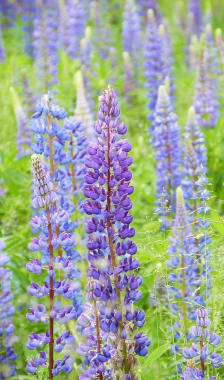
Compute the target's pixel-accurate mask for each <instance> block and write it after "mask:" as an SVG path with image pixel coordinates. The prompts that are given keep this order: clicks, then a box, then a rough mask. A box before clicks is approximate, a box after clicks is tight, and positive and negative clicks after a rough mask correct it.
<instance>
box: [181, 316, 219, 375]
mask: <svg viewBox="0 0 224 380" xmlns="http://www.w3.org/2000/svg"><path fill="white" fill-rule="evenodd" d="M210 323H211V322H210V319H209V317H208V312H207V310H206V309H197V310H196V326H193V327H192V328H191V330H190V339H191V340H192V341H193V343H192V346H191V347H190V348H188V347H184V349H183V357H184V359H187V367H186V371H185V372H184V373H183V375H181V377H180V378H181V380H193V379H199V380H200V379H201V380H204V379H205V378H206V379H207V377H206V375H208V376H209V373H210V371H209V367H211V366H212V367H214V368H220V367H221V366H222V364H223V361H222V357H221V355H220V354H218V353H217V352H216V350H215V351H213V352H211V351H210V347H211V349H212V350H213V347H212V346H214V347H216V346H218V345H219V344H220V337H219V335H217V334H215V333H213V332H211V331H210V328H209V326H210ZM209 379H210V380H215V379H216V376H211V377H209Z"/></svg>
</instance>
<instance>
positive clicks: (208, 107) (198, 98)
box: [194, 50, 219, 128]
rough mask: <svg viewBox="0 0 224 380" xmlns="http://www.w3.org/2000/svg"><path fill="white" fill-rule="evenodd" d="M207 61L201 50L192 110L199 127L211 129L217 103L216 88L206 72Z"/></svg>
mask: <svg viewBox="0 0 224 380" xmlns="http://www.w3.org/2000/svg"><path fill="white" fill-rule="evenodd" d="M206 62H208V60H207V58H205V51H204V50H201V52H200V57H199V62H198V77H197V82H196V86H195V99H194V108H195V111H196V113H197V117H198V122H199V125H200V126H201V127H205V128H213V127H214V126H215V125H216V122H217V118H218V115H219V110H218V109H219V103H218V101H217V96H216V88H215V87H214V82H213V80H211V77H210V73H209V71H208V70H207V63H206Z"/></svg>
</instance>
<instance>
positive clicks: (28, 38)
mask: <svg viewBox="0 0 224 380" xmlns="http://www.w3.org/2000/svg"><path fill="white" fill-rule="evenodd" d="M36 5H37V4H36V0H25V1H23V7H22V11H23V16H22V20H23V23H24V27H23V32H24V43H25V52H26V53H27V54H28V55H29V56H30V57H33V28H34V24H33V20H34V17H35V11H36Z"/></svg>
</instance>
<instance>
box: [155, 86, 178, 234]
mask: <svg viewBox="0 0 224 380" xmlns="http://www.w3.org/2000/svg"><path fill="white" fill-rule="evenodd" d="M179 139H180V136H179V126H178V123H177V116H176V115H175V113H174V112H173V106H172V104H171V102H170V99H169V96H168V95H167V92H166V89H165V87H164V86H160V88H159V94H158V101H157V105H156V110H155V114H154V121H153V124H152V145H153V147H154V150H155V158H156V176H157V181H156V185H157V189H156V205H157V206H156V212H157V213H158V215H159V216H160V217H161V219H162V220H161V223H162V227H163V228H166V227H167V226H168V225H169V220H168V218H169V216H170V215H171V214H172V213H173V212H174V210H175V189H176V188H177V186H179V185H180V181H181V176H182V172H181V170H180V163H181V150H180V146H179Z"/></svg>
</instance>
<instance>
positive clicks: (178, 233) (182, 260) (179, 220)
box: [166, 187, 198, 339]
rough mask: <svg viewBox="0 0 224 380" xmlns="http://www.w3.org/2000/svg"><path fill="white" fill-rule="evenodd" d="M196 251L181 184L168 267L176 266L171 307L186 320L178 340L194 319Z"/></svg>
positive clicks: (183, 321)
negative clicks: (192, 316)
mask: <svg viewBox="0 0 224 380" xmlns="http://www.w3.org/2000/svg"><path fill="white" fill-rule="evenodd" d="M196 252H197V246H196V243H195V239H194V236H193V235H192V230H191V226H190V223H189V220H188V217H187V213H186V208H185V202H184V198H183V192H182V189H181V188H180V187H178V188H177V191H176V216H175V220H174V224H173V236H172V237H170V244H169V248H168V254H169V255H170V258H169V260H167V262H166V264H167V267H168V268H171V269H172V272H170V273H169V276H168V280H169V284H170V286H169V288H168V290H169V295H170V296H169V308H170V310H171V312H172V313H173V314H174V315H175V316H176V318H177V322H178V323H179V322H180V321H182V322H181V323H180V324H179V325H176V330H177V333H176V334H175V338H176V339H179V338H180V337H181V328H182V331H184V335H185V336H187V334H188V325H189V319H191V314H192V308H193V306H194V303H195V288H196V287H197V285H198V284H197V266H196V265H195V258H194V257H195V253H196ZM177 300H179V301H180V302H177Z"/></svg>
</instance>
